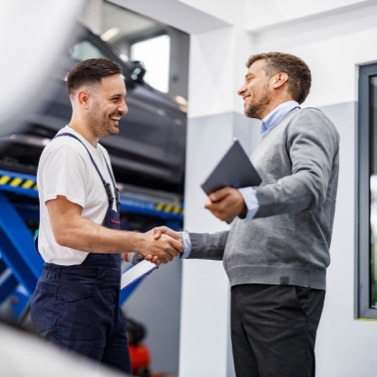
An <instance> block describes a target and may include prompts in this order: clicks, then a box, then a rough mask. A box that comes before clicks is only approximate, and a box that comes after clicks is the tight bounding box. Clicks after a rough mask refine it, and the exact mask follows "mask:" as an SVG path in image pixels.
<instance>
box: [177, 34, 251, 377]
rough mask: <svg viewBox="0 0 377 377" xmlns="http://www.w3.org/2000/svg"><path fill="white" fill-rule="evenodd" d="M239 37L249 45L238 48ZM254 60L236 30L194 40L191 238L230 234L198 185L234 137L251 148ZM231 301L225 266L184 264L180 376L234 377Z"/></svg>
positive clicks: (189, 189)
mask: <svg viewBox="0 0 377 377" xmlns="http://www.w3.org/2000/svg"><path fill="white" fill-rule="evenodd" d="M240 38H241V40H243V41H244V42H246V43H244V44H242V43H240ZM251 53H252V51H251V45H250V41H249V39H248V37H247V35H246V33H242V32H240V31H239V30H237V29H236V28H233V27H226V28H221V29H217V30H214V31H211V32H207V33H202V34H200V35H192V37H191V46H190V74H189V104H190V105H189V119H188V140H187V165H186V188H185V229H187V230H189V231H192V232H214V231H219V230H223V229H226V228H227V227H228V225H226V224H225V223H223V222H220V221H219V220H217V219H216V218H215V217H214V216H213V215H212V214H211V213H209V212H208V211H206V210H205V209H204V207H203V206H204V202H205V200H206V196H205V194H204V193H203V192H202V190H201V188H200V184H201V183H202V182H203V180H204V179H205V178H206V176H207V175H208V174H209V173H210V171H211V170H212V168H213V167H214V166H215V164H216V163H217V161H218V160H219V159H220V157H221V156H222V155H223V153H224V152H225V151H226V149H227V148H228V147H229V146H230V144H231V142H232V139H233V138H234V137H238V138H239V139H240V140H241V142H243V144H244V146H245V147H246V149H250V145H251V141H252V135H251V130H252V128H253V127H254V128H255V124H252V123H253V122H252V121H250V120H246V118H244V116H243V115H242V114H240V113H237V112H236V111H235V108H236V107H238V106H239V105H238V104H239V103H241V102H242V101H241V99H238V98H237V94H236V92H237V89H238V88H239V87H240V86H241V84H242V83H243V75H244V74H245V72H246V67H245V62H246V59H247V57H248V56H249V55H250V54H251ZM242 69H243V71H242V73H240V72H241V70H242ZM242 139H243V140H242ZM229 297H230V296H229V283H228V278H227V276H226V274H225V272H224V269H223V265H222V262H213V261H203V260H186V261H184V262H183V275H182V307H181V337H180V363H179V364H180V367H179V376H180V377H203V376H216V377H231V376H232V375H233V373H234V372H233V365H232V360H231V345H230V338H229Z"/></svg>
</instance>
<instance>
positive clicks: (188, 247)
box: [179, 230, 192, 259]
mask: <svg viewBox="0 0 377 377" xmlns="http://www.w3.org/2000/svg"><path fill="white" fill-rule="evenodd" d="M182 239H183V246H184V250H183V253H181V254H180V255H179V258H180V259H186V258H188V256H189V255H190V252H191V247H192V246H191V239H190V235H189V234H188V232H187V231H186V230H184V231H183V232H182Z"/></svg>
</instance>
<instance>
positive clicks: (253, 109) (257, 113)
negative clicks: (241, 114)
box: [245, 95, 270, 120]
mask: <svg viewBox="0 0 377 377" xmlns="http://www.w3.org/2000/svg"><path fill="white" fill-rule="evenodd" d="M269 104H270V98H269V97H268V96H266V95H265V96H263V97H262V98H260V99H259V100H258V103H255V104H250V105H249V106H248V107H245V115H246V116H247V117H248V118H255V119H260V120H262V118H263V114H264V113H265V110H266V109H267V107H268V105H269Z"/></svg>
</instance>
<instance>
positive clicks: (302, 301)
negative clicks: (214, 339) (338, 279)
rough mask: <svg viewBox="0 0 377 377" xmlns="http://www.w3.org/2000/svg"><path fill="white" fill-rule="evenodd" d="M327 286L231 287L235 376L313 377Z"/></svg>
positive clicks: (248, 285)
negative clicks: (311, 287) (316, 345)
mask: <svg viewBox="0 0 377 377" xmlns="http://www.w3.org/2000/svg"><path fill="white" fill-rule="evenodd" d="M324 298H325V291H322V290H315V289H310V288H303V287H297V286H288V285H287V286H279V285H259V284H247V285H238V286H234V287H232V291H231V337H232V348H233V358H234V364H235V370H236V376H237V377H314V376H315V357H314V346H315V338H316V332H317V328H318V324H319V320H320V317H321V313H322V309H323V303H324Z"/></svg>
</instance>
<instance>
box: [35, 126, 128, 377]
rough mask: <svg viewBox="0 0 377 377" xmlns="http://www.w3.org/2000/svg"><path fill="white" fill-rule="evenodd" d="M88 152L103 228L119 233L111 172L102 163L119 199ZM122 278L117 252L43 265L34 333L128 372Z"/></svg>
mask: <svg viewBox="0 0 377 377" xmlns="http://www.w3.org/2000/svg"><path fill="white" fill-rule="evenodd" d="M58 136H70V137H73V138H75V139H77V140H78V141H80V142H81V143H82V141H81V140H80V139H78V138H77V137H76V136H75V135H73V134H69V133H64V134H60V135H58ZM82 144H83V143H82ZM83 145H84V144H83ZM84 147H85V148H86V146H85V145H84ZM87 151H88V153H89V156H90V159H91V161H92V163H93V165H94V167H95V169H96V171H97V172H98V174H99V176H100V178H101V180H102V183H103V184H104V187H105V189H106V193H107V196H108V200H109V206H108V209H107V212H106V215H105V219H104V220H103V223H102V225H103V226H106V227H108V228H113V229H120V219H119V211H114V210H113V203H114V200H116V201H117V207H118V209H119V194H118V191H117V189H116V187H115V181H114V178H113V175H112V173H111V169H110V167H109V166H108V164H107V162H106V165H107V169H108V170H109V173H110V176H111V177H112V180H113V185H114V192H116V196H117V198H114V197H113V195H112V193H111V190H110V184H109V183H106V181H105V180H104V178H103V176H102V174H101V173H100V171H99V169H98V167H97V165H96V164H95V162H94V160H93V157H92V156H91V154H90V152H89V150H88V149H87ZM105 161H106V160H105ZM120 276H121V257H120V255H119V254H98V253H89V254H88V256H87V258H86V259H85V260H84V262H83V263H82V264H81V265H73V266H60V265H55V264H52V263H45V264H44V269H43V272H42V275H41V277H40V279H39V281H38V284H37V287H36V290H35V292H34V295H33V298H32V302H31V311H30V313H31V319H32V322H33V325H34V327H35V330H36V332H37V333H38V334H39V335H40V336H42V337H44V338H46V339H48V340H49V341H51V342H53V343H56V344H58V345H60V346H63V347H65V348H67V349H69V350H72V351H75V352H78V353H80V354H82V355H85V356H87V357H90V358H91V359H94V360H97V361H99V362H101V363H103V364H106V365H108V366H111V367H113V368H117V369H120V370H122V371H124V372H126V373H129V374H130V373H131V362H130V356H129V350H128V339H127V335H126V328H125V318H124V316H123V315H122V312H121V308H120V305H119V293H120V291H119V290H120Z"/></svg>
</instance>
